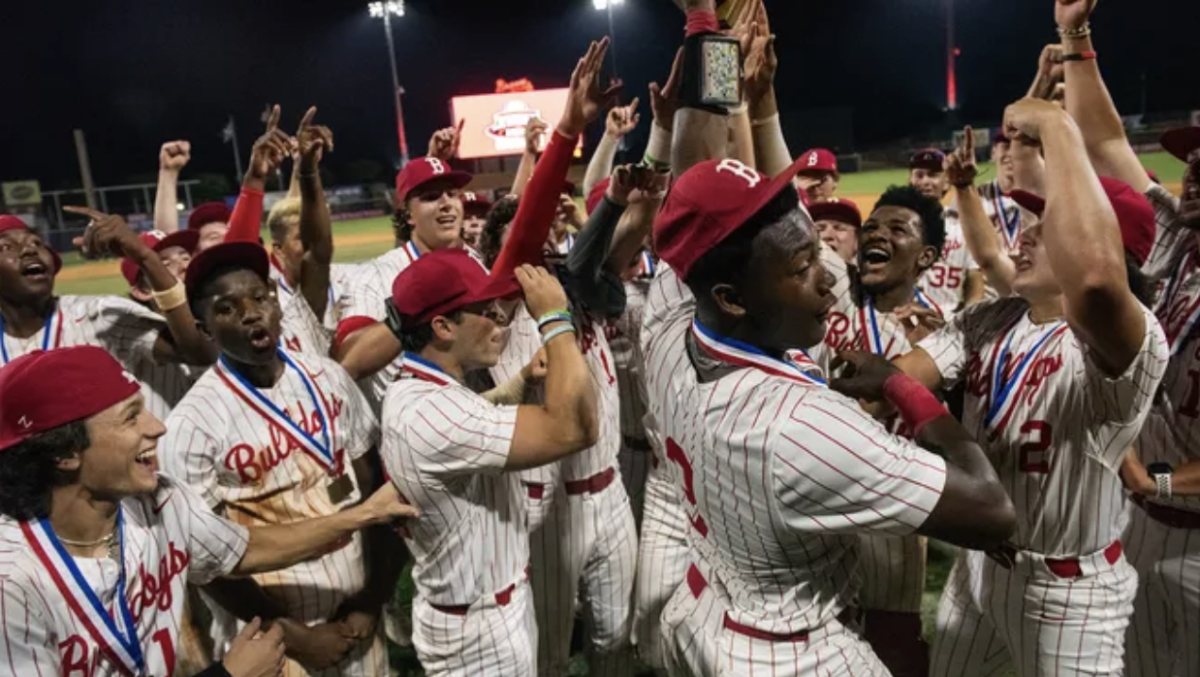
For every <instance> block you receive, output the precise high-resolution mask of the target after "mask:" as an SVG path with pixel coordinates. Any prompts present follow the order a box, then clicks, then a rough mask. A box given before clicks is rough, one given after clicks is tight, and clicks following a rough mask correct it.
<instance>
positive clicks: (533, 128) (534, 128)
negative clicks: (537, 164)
mask: <svg viewBox="0 0 1200 677" xmlns="http://www.w3.org/2000/svg"><path fill="white" fill-rule="evenodd" d="M549 128H550V125H548V124H546V121H545V120H543V119H541V118H529V122H527V123H525V152H526V153H529V154H530V155H537V152H538V150H539V149H541V147H542V137H543V136H544V135H545V134H546V130H547V129H549Z"/></svg>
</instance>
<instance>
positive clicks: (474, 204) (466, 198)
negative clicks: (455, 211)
mask: <svg viewBox="0 0 1200 677" xmlns="http://www.w3.org/2000/svg"><path fill="white" fill-rule="evenodd" d="M462 201H463V213H465V214H476V215H479V216H484V215H486V214H487V213H488V211H490V210H491V208H492V203H491V202H488V200H487V198H485V197H483V196H482V195H480V194H479V193H472V192H466V193H463V196H462Z"/></svg>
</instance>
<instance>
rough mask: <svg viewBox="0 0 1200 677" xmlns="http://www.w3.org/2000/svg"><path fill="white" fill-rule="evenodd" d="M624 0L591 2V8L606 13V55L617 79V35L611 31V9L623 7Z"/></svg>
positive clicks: (597, 0) (594, 0)
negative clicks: (610, 60) (609, 57)
mask: <svg viewBox="0 0 1200 677" xmlns="http://www.w3.org/2000/svg"><path fill="white" fill-rule="evenodd" d="M624 4H625V0H592V6H594V7H595V8H596V9H597V10H599V11H601V12H604V11H607V12H608V42H609V45H608V55H609V56H611V57H612V71H613V72H612V76H613V78H614V79H615V78H618V77H619V76H618V75H617V33H616V31H615V30H613V7H615V6H617V5H624Z"/></svg>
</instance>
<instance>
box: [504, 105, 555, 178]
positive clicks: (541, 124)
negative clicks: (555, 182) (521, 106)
mask: <svg viewBox="0 0 1200 677" xmlns="http://www.w3.org/2000/svg"><path fill="white" fill-rule="evenodd" d="M547 129H549V125H547V124H546V121H545V120H542V119H541V118H530V120H529V122H527V123H526V124H525V152H524V153H521V164H519V165H517V175H516V176H515V177H514V178H513V185H512V194H513V195H515V196H517V197H521V195H523V194H524V193H525V188H526V187H527V186H528V185H529V180H530V179H531V178H533V170H534V168H535V167H537V162H538V148H539V147H540V146H541V145H542V137H543V136H545V134H546V130H547Z"/></svg>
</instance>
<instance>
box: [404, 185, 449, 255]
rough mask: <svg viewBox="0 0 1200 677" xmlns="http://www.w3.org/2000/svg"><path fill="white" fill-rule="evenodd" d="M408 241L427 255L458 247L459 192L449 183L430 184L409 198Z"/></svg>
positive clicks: (417, 190)
mask: <svg viewBox="0 0 1200 677" xmlns="http://www.w3.org/2000/svg"><path fill="white" fill-rule="evenodd" d="M407 209H408V222H409V224H410V225H412V227H413V234H412V237H413V238H414V239H416V240H419V242H420V244H421V245H423V246H424V247H425V248H427V249H429V250H430V251H437V250H438V249H445V248H447V247H453V246H455V245H457V244H458V242H459V238H460V237H461V236H462V228H463V203H462V191H461V190H459V189H458V188H456V187H455V186H454V182H453V181H451V180H449V179H436V180H434V181H430V182H428V183H426V184H424V185H422V186H420V187H419V188H417V189H416V190H415V191H413V192H412V193H410V194H409V196H408V200H407Z"/></svg>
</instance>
